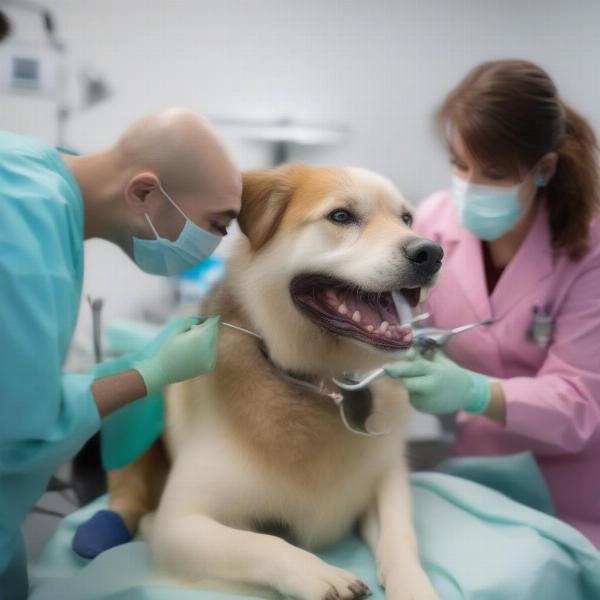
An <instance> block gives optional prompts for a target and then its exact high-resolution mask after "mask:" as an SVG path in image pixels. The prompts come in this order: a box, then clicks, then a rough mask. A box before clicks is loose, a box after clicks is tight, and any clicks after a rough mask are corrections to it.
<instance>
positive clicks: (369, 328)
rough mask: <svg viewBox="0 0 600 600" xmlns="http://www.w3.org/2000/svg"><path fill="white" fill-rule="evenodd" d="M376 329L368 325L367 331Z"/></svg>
mask: <svg viewBox="0 0 600 600" xmlns="http://www.w3.org/2000/svg"><path fill="white" fill-rule="evenodd" d="M374 329H375V327H373V325H367V331H373V330H374Z"/></svg>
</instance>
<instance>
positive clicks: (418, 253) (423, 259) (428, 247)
mask: <svg viewBox="0 0 600 600" xmlns="http://www.w3.org/2000/svg"><path fill="white" fill-rule="evenodd" d="M403 250H404V256H406V258H408V260H409V261H410V262H411V263H413V264H414V265H415V266H417V267H419V269H422V270H423V271H426V272H427V273H428V274H431V275H433V274H434V273H437V272H438V271H439V270H440V268H441V266H442V257H443V256H444V251H443V250H442V247H441V246H440V245H439V244H436V243H435V242H432V241H431V240H426V239H423V238H415V239H413V240H411V241H410V242H408V244H406V246H404V248H403Z"/></svg>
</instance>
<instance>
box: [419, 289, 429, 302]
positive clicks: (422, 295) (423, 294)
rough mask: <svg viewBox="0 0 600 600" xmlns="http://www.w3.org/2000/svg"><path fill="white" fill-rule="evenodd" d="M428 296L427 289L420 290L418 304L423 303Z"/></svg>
mask: <svg viewBox="0 0 600 600" xmlns="http://www.w3.org/2000/svg"><path fill="white" fill-rule="evenodd" d="M428 296H429V289H428V288H421V291H420V292H419V304H422V303H423V302H425V300H427V297H428Z"/></svg>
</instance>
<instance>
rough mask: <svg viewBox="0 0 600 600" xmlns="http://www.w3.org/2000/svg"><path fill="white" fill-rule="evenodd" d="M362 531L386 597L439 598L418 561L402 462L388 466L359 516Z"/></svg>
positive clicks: (396, 599) (402, 599)
mask: <svg viewBox="0 0 600 600" xmlns="http://www.w3.org/2000/svg"><path fill="white" fill-rule="evenodd" d="M361 533H362V535H363V537H364V539H365V541H366V542H367V543H368V544H369V545H370V546H371V548H372V550H373V553H374V554H375V557H376V559H377V566H378V573H379V581H380V583H381V585H382V586H383V587H385V590H386V598H387V600H439V597H438V595H437V593H436V592H435V590H434V589H433V586H432V585H431V583H430V581H429V579H428V577H427V575H426V574H425V572H424V571H423V568H422V567H421V564H420V563H419V553H418V548H417V539H416V536H415V532H414V529H413V524H412V510H411V498H410V488H409V479H408V473H407V471H406V468H405V467H404V466H403V465H402V466H397V467H395V468H394V469H392V470H390V472H389V473H387V475H386V476H385V477H384V478H383V480H382V481H381V483H380V485H379V488H378V490H377V495H376V497H375V499H374V501H373V503H372V504H371V506H370V507H369V509H368V510H367V512H366V513H365V514H364V516H363V517H362V519H361Z"/></svg>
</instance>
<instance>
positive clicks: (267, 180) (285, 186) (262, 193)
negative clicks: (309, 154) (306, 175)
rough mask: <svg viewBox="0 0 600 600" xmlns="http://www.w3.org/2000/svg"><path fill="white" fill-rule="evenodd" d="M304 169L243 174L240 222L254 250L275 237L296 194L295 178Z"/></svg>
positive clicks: (292, 167)
mask: <svg viewBox="0 0 600 600" xmlns="http://www.w3.org/2000/svg"><path fill="white" fill-rule="evenodd" d="M301 168H302V165H297V164H292V165H284V166H283V167H279V168H277V169H268V170H263V171H246V172H245V173H243V174H242V177H243V191H242V208H241V211H240V214H239V215H238V223H239V226H240V229H241V230H242V233H244V234H245V235H246V237H247V238H248V240H250V246H251V247H252V250H254V251H257V250H259V249H260V248H262V247H263V246H264V245H265V244H266V243H267V242H268V241H269V240H270V239H271V238H272V237H273V236H274V235H275V232H276V231H277V228H278V227H279V224H280V223H281V219H282V218H283V215H284V213H285V209H286V208H287V206H288V204H289V201H290V198H291V197H292V195H293V191H294V186H295V182H294V181H295V175H296V174H297V173H298V171H299V170H300V169H301Z"/></svg>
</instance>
